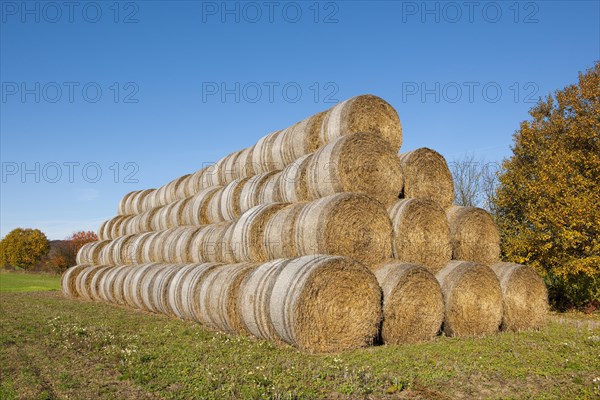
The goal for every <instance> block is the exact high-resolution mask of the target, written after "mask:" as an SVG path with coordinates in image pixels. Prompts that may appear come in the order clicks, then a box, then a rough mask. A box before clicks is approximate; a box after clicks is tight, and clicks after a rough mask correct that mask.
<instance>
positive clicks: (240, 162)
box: [233, 146, 255, 179]
mask: <svg viewBox="0 0 600 400" xmlns="http://www.w3.org/2000/svg"><path fill="white" fill-rule="evenodd" d="M253 148H254V146H252V147H248V148H245V149H244V150H242V151H240V154H239V156H238V158H237V160H236V162H235V165H234V173H233V175H234V177H235V179H241V178H249V177H251V176H253V175H255V173H254V167H253V165H252V150H253Z"/></svg>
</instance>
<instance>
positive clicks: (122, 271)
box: [111, 265, 137, 305]
mask: <svg viewBox="0 0 600 400" xmlns="http://www.w3.org/2000/svg"><path fill="white" fill-rule="evenodd" d="M119 267H123V268H119V270H118V271H117V272H115V275H114V278H113V282H112V284H111V285H112V286H111V287H112V292H111V294H112V298H113V302H114V303H115V304H119V305H126V304H127V301H126V300H125V284H126V283H128V282H129V280H130V279H131V275H132V273H133V271H134V270H135V269H136V268H137V265H135V266H134V265H122V266H119Z"/></svg>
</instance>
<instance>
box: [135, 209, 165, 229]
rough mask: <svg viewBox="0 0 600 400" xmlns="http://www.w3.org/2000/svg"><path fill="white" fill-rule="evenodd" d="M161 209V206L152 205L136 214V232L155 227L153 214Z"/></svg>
mask: <svg viewBox="0 0 600 400" xmlns="http://www.w3.org/2000/svg"><path fill="white" fill-rule="evenodd" d="M161 209H162V207H154V208H151V209H149V210H146V211H144V212H143V213H141V214H140V215H138V221H137V228H138V233H142V232H150V231H152V230H153V229H154V227H156V222H155V221H156V220H155V216H156V214H157V213H158V212H159V211H160V210H161Z"/></svg>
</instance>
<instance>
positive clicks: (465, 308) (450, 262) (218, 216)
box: [62, 95, 547, 352]
mask: <svg viewBox="0 0 600 400" xmlns="http://www.w3.org/2000/svg"><path fill="white" fill-rule="evenodd" d="M401 144H402V128H401V123H400V119H399V117H398V114H397V112H396V111H395V110H394V109H393V107H392V106H391V105H390V104H388V103H387V102H386V101H385V100H383V99H381V98H379V97H376V96H372V95H363V96H357V97H354V98H351V99H349V100H346V101H344V102H342V103H340V104H338V105H336V106H334V107H332V108H330V109H329V110H325V111H323V112H320V113H317V114H314V115H312V116H310V117H308V118H305V119H304V120H302V121H299V122H297V123H295V124H293V125H291V126H289V127H287V128H285V129H281V130H276V131H272V132H271V133H269V134H267V135H265V136H263V137H262V138H260V139H259V140H258V141H257V142H256V143H255V144H254V145H252V146H250V147H247V148H244V149H241V150H239V151H235V152H233V153H231V154H228V155H226V156H225V157H223V158H221V159H220V160H218V161H217V162H216V163H214V164H211V165H207V166H205V167H204V168H202V169H200V170H198V171H195V172H193V173H191V174H188V175H184V176H181V177H178V178H176V179H173V180H172V181H170V182H168V183H166V184H165V185H163V186H160V187H158V188H157V189H145V190H137V191H133V192H130V193H127V194H126V195H125V196H124V197H123V198H122V199H121V201H120V202H119V204H118V207H117V215H116V216H114V217H113V218H111V219H109V220H107V221H105V222H103V223H102V224H101V226H100V228H99V229H98V239H99V240H98V241H97V242H93V243H89V244H86V245H84V246H83V247H82V248H81V249H80V251H79V253H78V254H77V264H78V265H77V266H75V267H72V268H69V269H68V270H67V271H66V272H65V273H64V275H63V277H62V288H63V292H64V294H65V296H67V297H70V298H78V299H84V300H92V301H102V302H107V303H110V304H118V305H125V306H128V307H132V308H136V309H140V310H145V311H149V312H153V313H161V314H166V315H169V316H172V317H176V318H181V319H185V320H190V321H196V322H198V323H201V324H203V325H204V326H207V327H209V328H211V329H215V330H220V331H223V332H228V333H235V334H244V335H250V336H254V337H257V338H260V339H266V340H272V341H275V342H278V343H287V344H290V345H293V346H296V347H298V348H300V349H303V350H306V351H309V352H331V351H340V350H345V349H354V348H360V347H365V346H369V345H372V344H375V343H386V344H402V343H412V342H421V341H426V340H430V339H431V338H433V337H434V336H435V335H437V334H438V333H440V332H443V333H445V334H446V335H449V336H481V335H485V334H490V333H494V332H496V331H497V330H498V329H505V330H513V331H518V330H523V329H536V328H538V327H540V326H541V325H542V324H543V323H544V320H545V315H546V312H547V291H546V287H545V286H544V284H543V282H542V280H541V278H540V277H539V276H538V275H537V274H536V273H535V271H533V270H532V269H531V268H529V267H526V266H522V265H517V264H508V263H500V262H499V234H498V230H497V228H496V226H495V224H494V220H493V218H492V217H491V216H490V215H489V214H488V213H487V212H485V211H484V210H482V209H479V208H475V207H459V206H453V205H452V200H453V198H454V184H453V180H452V175H451V173H450V170H449V169H448V165H447V163H446V161H445V160H444V158H443V157H442V155H441V154H439V153H438V152H436V151H435V150H432V149H429V148H420V149H416V150H413V151H409V152H404V153H400V154H399V150H400V147H401Z"/></svg>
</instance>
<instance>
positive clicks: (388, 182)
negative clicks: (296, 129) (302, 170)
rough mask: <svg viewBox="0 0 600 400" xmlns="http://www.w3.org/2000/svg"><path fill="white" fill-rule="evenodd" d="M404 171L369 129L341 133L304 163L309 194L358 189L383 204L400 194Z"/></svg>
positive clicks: (391, 152) (312, 195)
mask: <svg viewBox="0 0 600 400" xmlns="http://www.w3.org/2000/svg"><path fill="white" fill-rule="evenodd" d="M403 177H404V175H403V172H402V165H401V164H400V159H399V158H398V156H397V155H396V153H395V152H394V150H392V148H391V147H390V146H389V144H388V143H387V142H386V141H385V140H383V139H382V138H380V137H379V136H375V135H372V134H369V133H356V134H354V135H346V136H343V137H341V138H339V139H337V140H335V141H333V142H331V143H329V144H328V145H326V146H324V147H322V148H321V149H319V150H317V151H316V152H315V153H313V156H312V157H311V160H310V164H309V165H308V166H307V173H306V178H307V187H308V192H309V195H310V196H311V198H313V199H316V198H319V197H325V196H328V195H331V194H334V193H341V192H360V193H366V194H368V195H370V196H372V197H374V198H375V199H377V200H379V201H380V202H381V203H382V204H384V205H385V206H386V207H389V206H390V205H392V204H393V203H394V202H395V201H396V200H397V199H398V196H399V194H400V188H402V186H403V181H404V178H403Z"/></svg>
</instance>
